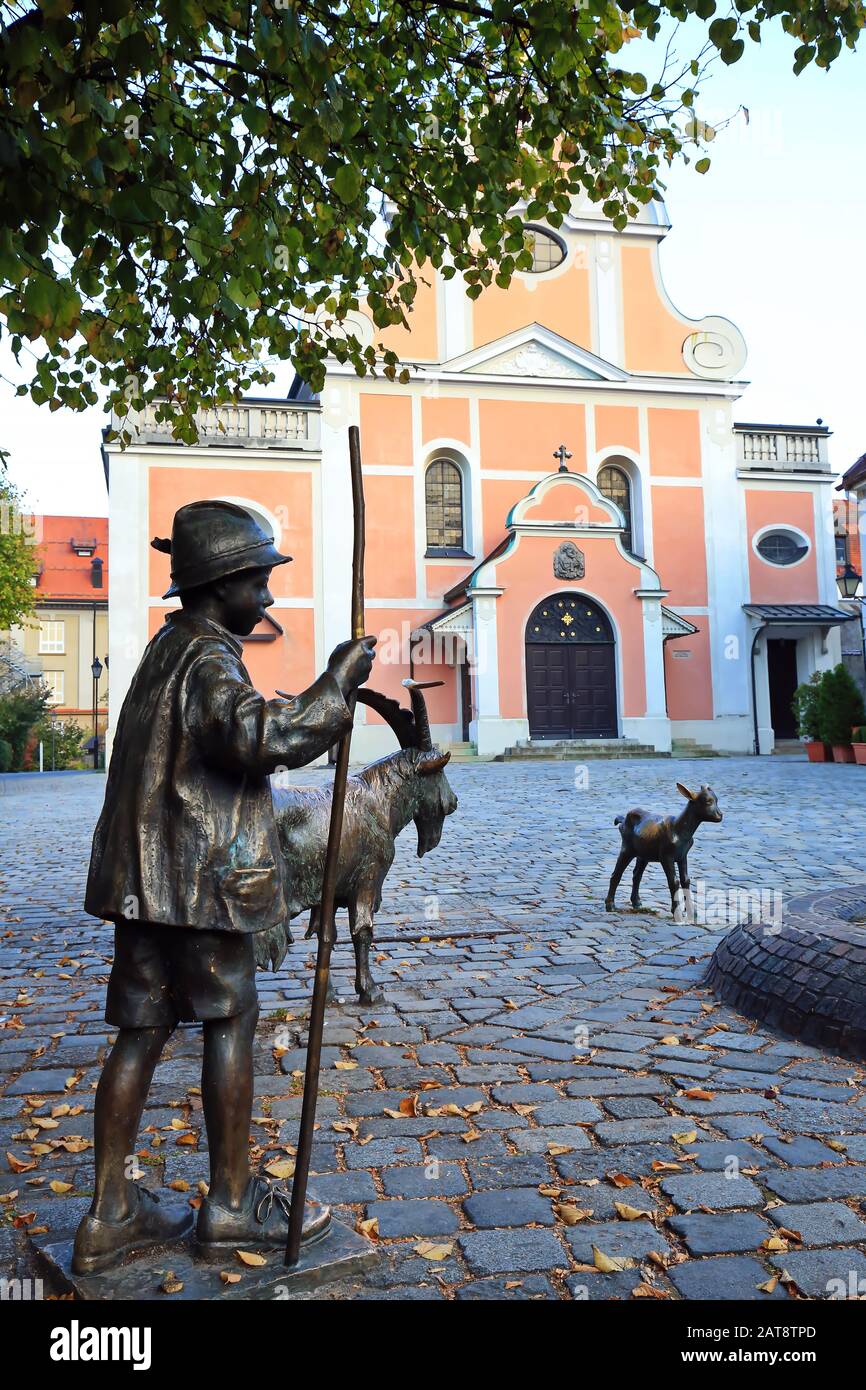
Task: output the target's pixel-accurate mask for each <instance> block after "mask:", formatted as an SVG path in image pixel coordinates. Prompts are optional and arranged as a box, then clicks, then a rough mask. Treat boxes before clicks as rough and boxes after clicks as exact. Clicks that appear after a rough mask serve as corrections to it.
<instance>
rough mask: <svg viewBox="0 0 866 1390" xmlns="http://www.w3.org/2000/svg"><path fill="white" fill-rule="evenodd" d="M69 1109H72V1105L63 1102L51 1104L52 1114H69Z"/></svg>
mask: <svg viewBox="0 0 866 1390" xmlns="http://www.w3.org/2000/svg"><path fill="white" fill-rule="evenodd" d="M71 1110H72V1107H71V1106H69V1105H66V1104H65V1103H64V1104H63V1105H52V1107H51V1114H52V1115H69V1114H70V1113H71Z"/></svg>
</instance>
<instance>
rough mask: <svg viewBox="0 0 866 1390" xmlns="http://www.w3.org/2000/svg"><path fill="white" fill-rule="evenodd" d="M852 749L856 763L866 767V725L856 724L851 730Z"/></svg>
mask: <svg viewBox="0 0 866 1390" xmlns="http://www.w3.org/2000/svg"><path fill="white" fill-rule="evenodd" d="M851 748H852V750H853V753H854V761H855V763H860V765H861V766H862V767H866V724H855V725H854V728H853V729H852V730H851Z"/></svg>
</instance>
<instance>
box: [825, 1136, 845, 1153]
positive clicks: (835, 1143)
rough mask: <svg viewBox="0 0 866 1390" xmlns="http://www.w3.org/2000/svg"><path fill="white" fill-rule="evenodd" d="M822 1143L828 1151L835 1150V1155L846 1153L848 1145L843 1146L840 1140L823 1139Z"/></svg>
mask: <svg viewBox="0 0 866 1390" xmlns="http://www.w3.org/2000/svg"><path fill="white" fill-rule="evenodd" d="M824 1143H825V1144H826V1145H827V1148H828V1149H835V1151H836V1153H837V1154H844V1153H847V1152H848V1145H847V1144H843V1143H842V1140H841V1139H825V1140H824Z"/></svg>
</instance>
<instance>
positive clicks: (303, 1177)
mask: <svg viewBox="0 0 866 1390" xmlns="http://www.w3.org/2000/svg"><path fill="white" fill-rule="evenodd" d="M349 468H350V470H351V475H352V512H353V517H354V533H353V539H352V636H353V637H354V638H355V639H356V640H357V639H360V638H361V637H363V636H364V485H363V481H362V478H361V441H360V436H359V433H358V426H357V425H350V426H349ZM346 704H347V705H348V707H349V712H350V714H354V712H355V694H354V692H353V693H352V694H351V695H350V696H349V698H348V699H347V701H346ZM351 741H352V730H351V727H350V728H349V730H348V732H347V733H345V734H344V735H343V737H342V738H341V739H340V745H339V749H338V751H337V763H336V767H335V769H334V793H333V797H332V800H331V824H330V828H329V830H328V848H327V851H326V853H325V869H324V875H323V878H322V899H321V903H320V906H319V946H318V950H317V952H316V980H315V984H314V985H313V1000H312V1005H311V1007H310V1023H309V1037H308V1040H307V1065H306V1070H305V1072H304V1100H303V1105H302V1107H301V1128H300V1132H299V1135H298V1152H297V1156H296V1158H295V1175H294V1181H293V1186H292V1205H291V1210H290V1215H289V1236H288V1240H287V1242H286V1264H287V1265H295V1264H297V1262H298V1257H299V1255H300V1249H301V1231H302V1229H303V1224H304V1206H305V1203H306V1200H307V1179H308V1177H309V1174H310V1156H311V1154H312V1150H313V1131H314V1129H315V1125H316V1102H317V1101H318V1098H319V1070H320V1067H321V1062H322V1030H323V1028H324V1025H325V1001H326V997H327V993H328V976H329V974H330V969H331V949H332V947H333V945H334V941H335V940H336V935H337V933H336V928H335V924H334V914H335V908H334V893H335V891H336V887H337V865H338V861H339V857H340V840H341V838H342V833H343V808H344V806H345V803H346V781H347V778H348V775H349V748H350V745H351Z"/></svg>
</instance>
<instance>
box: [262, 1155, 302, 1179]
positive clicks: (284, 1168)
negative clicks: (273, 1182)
mask: <svg viewBox="0 0 866 1390" xmlns="http://www.w3.org/2000/svg"><path fill="white" fill-rule="evenodd" d="M265 1172H266V1173H268V1174H269V1175H270V1176H271V1177H272V1178H291V1177H292V1176H293V1175H294V1172H295V1164H294V1161H293V1160H292V1159H291V1158H275V1159H274V1160H273V1161H272V1162H271V1163H266V1164H265Z"/></svg>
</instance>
